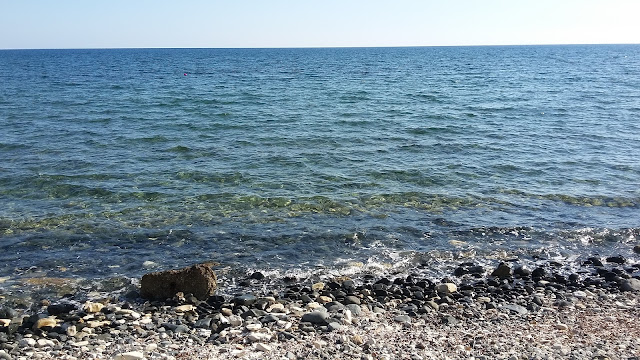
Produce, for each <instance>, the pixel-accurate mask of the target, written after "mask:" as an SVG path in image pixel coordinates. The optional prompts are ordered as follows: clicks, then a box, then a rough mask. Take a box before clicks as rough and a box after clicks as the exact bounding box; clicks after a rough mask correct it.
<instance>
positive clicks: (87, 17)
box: [0, 0, 640, 49]
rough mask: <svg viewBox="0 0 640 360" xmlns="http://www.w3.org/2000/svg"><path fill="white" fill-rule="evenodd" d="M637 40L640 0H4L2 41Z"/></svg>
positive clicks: (69, 44) (26, 44)
mask: <svg viewBox="0 0 640 360" xmlns="http://www.w3.org/2000/svg"><path fill="white" fill-rule="evenodd" d="M569 43H570V44H581V43H640V0H386V1H382V0H316V1H312V0H254V1H250V0H225V1H222V0H182V1H168V0H102V1H100V0H0V49H15V48H112V47H116V48H121V47H324V46H429V45H507V44H569Z"/></svg>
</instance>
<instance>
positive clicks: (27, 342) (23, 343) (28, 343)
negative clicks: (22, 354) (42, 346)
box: [18, 338, 36, 347]
mask: <svg viewBox="0 0 640 360" xmlns="http://www.w3.org/2000/svg"><path fill="white" fill-rule="evenodd" d="M18 346H20V347H34V346H36V340H35V339H32V338H22V339H21V340H20V341H19V342H18Z"/></svg>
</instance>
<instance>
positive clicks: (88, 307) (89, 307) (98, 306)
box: [82, 301, 104, 314]
mask: <svg viewBox="0 0 640 360" xmlns="http://www.w3.org/2000/svg"><path fill="white" fill-rule="evenodd" d="M103 307H104V304H102V303H98V302H91V301H87V302H85V303H84V306H83V307H82V308H83V309H84V311H86V312H87V313H89V314H92V313H97V312H99V311H100V310H102V308H103Z"/></svg>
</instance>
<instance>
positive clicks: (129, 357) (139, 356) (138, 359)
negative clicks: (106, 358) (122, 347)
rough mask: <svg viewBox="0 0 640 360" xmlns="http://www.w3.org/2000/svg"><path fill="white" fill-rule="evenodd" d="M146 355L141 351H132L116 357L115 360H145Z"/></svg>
mask: <svg viewBox="0 0 640 360" xmlns="http://www.w3.org/2000/svg"><path fill="white" fill-rule="evenodd" d="M144 358H145V357H144V354H143V353H142V352H140V351H131V352H126V353H122V354H118V355H116V356H115V357H114V358H113V360H144Z"/></svg>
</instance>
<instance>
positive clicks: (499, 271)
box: [491, 263, 513, 279]
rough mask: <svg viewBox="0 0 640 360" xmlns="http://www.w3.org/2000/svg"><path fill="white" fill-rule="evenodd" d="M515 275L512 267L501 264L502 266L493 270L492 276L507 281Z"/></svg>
mask: <svg viewBox="0 0 640 360" xmlns="http://www.w3.org/2000/svg"><path fill="white" fill-rule="evenodd" d="M512 274H513V270H511V267H510V266H509V265H507V264H505V263H500V265H498V267H497V268H496V269H495V270H493V272H492V273H491V276H496V277H499V278H500V279H507V278H510V277H511V275H512Z"/></svg>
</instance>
